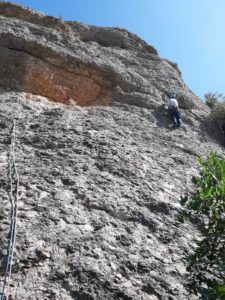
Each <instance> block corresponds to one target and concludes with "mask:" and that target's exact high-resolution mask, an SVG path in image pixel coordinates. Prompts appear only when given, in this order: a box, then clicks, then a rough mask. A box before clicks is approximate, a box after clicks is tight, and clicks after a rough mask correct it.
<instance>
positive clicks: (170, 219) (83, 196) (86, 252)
mask: <svg viewBox="0 0 225 300" xmlns="http://www.w3.org/2000/svg"><path fill="white" fill-rule="evenodd" d="M0 63H1V68H0V166H1V172H0V186H1V189H0V195H1V200H0V201H1V202H0V206H1V215H0V237H1V239H0V261H1V269H0V271H1V274H2V273H3V271H4V260H5V255H6V248H7V237H8V232H9V219H10V203H9V198H8V179H7V168H8V158H7V154H8V152H9V142H10V128H11V125H12V120H13V119H15V120H16V124H17V125H16V136H17V139H16V161H17V166H18V173H19V177H20V187H19V211H18V227H17V239H16V248H15V258H14V265H13V270H12V286H11V288H10V294H11V299H24V300H25V299H30V300H31V299H32V300H33V299H41V300H42V299H56V300H58V299H65V300H71V299H82V300H83V299H92V300H103V299H104V300H105V299H121V300H122V299H126V300H128V299H135V300H136V299H137V300H145V299H146V300H157V299H162V300H169V299H170V300H172V299H177V300H182V299H185V300H186V299H190V300H192V299H193V300H194V299H197V298H196V297H195V296H194V295H188V292H187V291H186V289H185V285H184V284H185V277H186V270H185V256H186V255H187V254H188V253H190V252H191V251H192V249H193V237H194V236H196V235H197V234H198V233H197V232H196V230H195V228H194V227H193V226H192V225H190V224H183V225H182V224H179V222H177V215H178V213H179V210H180V205H179V201H178V200H179V197H180V195H181V194H183V193H184V192H186V191H191V189H192V185H191V176H192V175H193V174H195V173H196V172H197V163H196V160H197V158H198V157H199V156H206V155H207V154H208V153H209V152H210V151H211V150H217V151H218V152H219V153H222V151H223V150H222V146H221V144H220V136H219V135H217V134H216V128H214V126H213V124H211V123H210V121H209V120H208V109H207V108H206V107H205V106H204V104H203V103H201V102H200V101H199V100H198V98H197V97H196V96H195V95H194V94H193V93H192V92H191V91H190V90H189V89H188V87H187V86H186V85H185V84H184V82H183V80H182V78H181V74H180V72H179V70H178V68H177V66H176V64H174V63H172V62H169V61H167V60H166V59H163V58H161V57H159V56H158V54H157V51H156V50H155V49H154V48H153V47H151V46H149V45H148V44H146V43H145V42H144V41H142V40H141V39H140V38H138V37H137V36H135V35H133V34H131V33H129V32H127V31H125V30H122V29H119V28H114V29H112V28H97V27H94V26H86V25H82V24H80V23H76V22H67V23H65V22H62V21H61V20H58V19H55V18H52V17H48V16H45V15H42V14H40V13H37V12H34V11H31V10H28V9H25V8H21V7H18V6H15V5H12V4H6V3H0ZM171 90H172V91H175V92H176V93H177V94H178V95H179V101H180V106H181V107H183V108H186V109H181V113H182V121H183V124H182V127H181V128H180V129H179V130H171V129H170V128H169V126H168V125H169V121H168V116H166V115H164V110H163V107H162V104H163V100H162V96H163V95H164V93H165V92H167V91H171ZM49 100H50V101H49ZM65 104H67V105H65ZM76 104H77V105H76ZM1 284H2V282H1Z"/></svg>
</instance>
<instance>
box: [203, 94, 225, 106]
mask: <svg viewBox="0 0 225 300" xmlns="http://www.w3.org/2000/svg"><path fill="white" fill-rule="evenodd" d="M204 101H205V103H206V104H207V105H208V106H209V107H210V108H214V106H215V105H216V104H217V103H219V102H223V101H225V96H223V94H222V93H218V92H208V93H206V94H205V95H204Z"/></svg>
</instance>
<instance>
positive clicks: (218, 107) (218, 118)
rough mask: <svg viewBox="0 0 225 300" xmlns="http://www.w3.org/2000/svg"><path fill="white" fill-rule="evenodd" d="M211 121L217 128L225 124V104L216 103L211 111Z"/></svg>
mask: <svg viewBox="0 0 225 300" xmlns="http://www.w3.org/2000/svg"><path fill="white" fill-rule="evenodd" d="M211 119H212V120H213V121H214V122H215V123H216V124H217V125H219V126H223V127H224V124H225V102H218V103H216V104H215V105H214V107H213V108H212V110H211Z"/></svg>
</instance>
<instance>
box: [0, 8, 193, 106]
mask: <svg viewBox="0 0 225 300" xmlns="http://www.w3.org/2000/svg"><path fill="white" fill-rule="evenodd" d="M0 23H1V27H0V47H1V52H2V53H4V52H5V53H4V54H3V56H2V58H0V60H1V63H2V65H3V66H5V67H4V68H3V69H4V71H3V70H2V71H0V85H2V86H4V87H5V86H6V87H11V88H15V89H18V90H21V91H25V92H29V93H33V94H38V95H41V96H45V97H47V98H49V99H50V100H52V101H55V102H60V103H64V104H77V105H80V106H88V105H112V104H113V103H114V102H118V101H119V102H120V99H123V100H122V101H124V99H125V102H126V103H128V104H129V103H131V104H134V105H137V106H143V107H152V106H157V105H161V104H162V102H163V100H162V94H164V93H166V92H167V91H168V90H171V88H172V89H173V90H174V91H175V92H176V93H177V94H178V93H182V94H186V95H187V97H189V98H190V97H191V98H193V102H194V103H195V104H197V106H198V105H199V100H198V98H197V97H196V96H195V95H194V94H193V93H192V92H191V91H190V90H189V89H188V87H187V86H186V85H185V84H184V82H183V80H182V78H181V73H180V71H179V69H178V67H177V65H176V64H174V63H172V62H170V61H168V60H166V59H163V58H161V57H160V56H158V53H157V51H156V50H155V49H154V47H152V46H150V45H148V44H147V43H146V42H145V41H143V40H142V39H141V38H139V37H138V36H136V35H135V34H132V33H130V32H128V31H126V30H124V29H121V28H108V27H102V28H99V27H96V26H89V25H83V24H81V23H78V22H63V21H62V20H61V19H58V18H55V17H49V16H46V15H44V14H41V13H38V12H35V11H33V10H31V9H28V8H22V7H20V6H17V5H14V4H9V3H0ZM4 49H5V50H4ZM7 55H8V56H7ZM13 72H14V73H13ZM17 75H18V76H17ZM118 91H119V92H118ZM138 95H139V98H140V101H137V96H138Z"/></svg>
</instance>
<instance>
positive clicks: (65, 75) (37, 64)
mask: <svg viewBox="0 0 225 300" xmlns="http://www.w3.org/2000/svg"><path fill="white" fill-rule="evenodd" d="M99 78H100V77H99V76H98V75H97V73H96V72H95V71H93V70H88V69H87V68H83V69H82V68H80V69H79V70H77V72H76V73H73V72H70V71H68V70H64V69H61V68H58V67H55V66H52V65H49V64H48V63H45V62H43V61H41V60H39V59H34V58H32V59H29V62H27V66H26V72H25V77H24V79H23V85H24V89H25V91H27V92H29V93H33V94H38V95H41V96H45V97H47V98H49V99H51V100H52V101H55V102H59V103H64V104H77V105H80V106H89V105H110V104H111V100H110V98H111V93H112V92H111V90H112V89H111V88H110V87H109V84H108V83H107V82H103V81H101V80H100V79H99Z"/></svg>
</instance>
